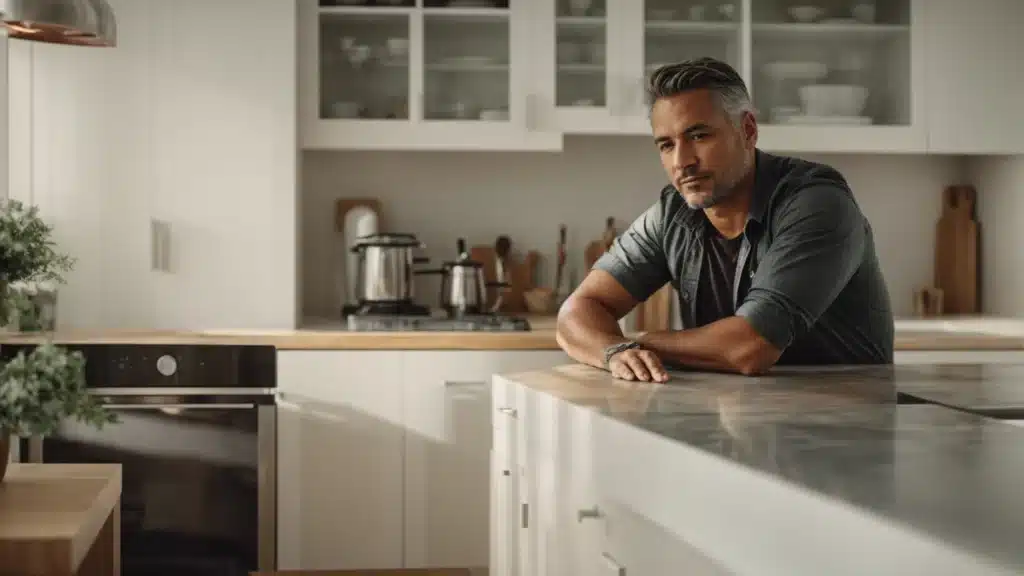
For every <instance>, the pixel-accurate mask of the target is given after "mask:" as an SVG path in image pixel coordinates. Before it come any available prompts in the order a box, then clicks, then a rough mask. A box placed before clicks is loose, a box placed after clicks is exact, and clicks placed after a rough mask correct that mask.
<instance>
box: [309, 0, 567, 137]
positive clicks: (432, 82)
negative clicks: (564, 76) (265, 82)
mask: <svg viewBox="0 0 1024 576" xmlns="http://www.w3.org/2000/svg"><path fill="white" fill-rule="evenodd" d="M380 4H381V3H365V2H344V1H338V0H301V1H300V3H299V8H300V20H299V22H300V34H299V61H300V67H299V93H300V106H299V114H300V117H301V145H302V147H303V148H305V149H335V150H338V149H359V150H381V149H421V150H422V149H434V150H469V149H472V150H560V149H561V145H562V138H561V135H560V134H557V133H544V132H540V131H536V130H533V129H532V127H531V124H532V122H531V120H530V118H529V110H528V103H529V101H530V98H531V96H532V92H531V88H532V85H531V82H529V80H531V79H532V78H533V72H532V66H533V62H532V61H531V58H530V55H531V52H530V46H531V36H532V34H533V33H534V28H535V26H534V25H533V23H532V22H531V21H530V15H531V6H530V3H529V2H523V1H516V0H512V1H509V0H494V1H492V2H488V3H484V4H483V5H481V4H480V3H479V2H477V3H472V4H471V3H467V4H466V5H464V6H460V5H459V4H458V3H449V2H448V1H447V0H422V1H417V0H397V1H395V2H391V3H390V5H388V6H381V5H380Z"/></svg>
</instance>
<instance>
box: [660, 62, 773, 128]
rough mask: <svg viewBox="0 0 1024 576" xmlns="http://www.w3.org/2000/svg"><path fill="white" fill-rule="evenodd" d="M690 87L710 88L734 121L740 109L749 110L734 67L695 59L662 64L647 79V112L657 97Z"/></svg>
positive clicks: (739, 116) (666, 95)
mask: <svg viewBox="0 0 1024 576" xmlns="http://www.w3.org/2000/svg"><path fill="white" fill-rule="evenodd" d="M690 90H710V91H711V92H712V93H713V94H714V95H715V96H716V97H717V99H718V104H719V106H721V108H722V110H723V111H724V112H725V113H726V114H727V115H728V116H729V118H730V119H731V120H732V121H733V123H734V124H738V123H739V121H740V118H742V117H743V113H744V112H753V111H754V106H753V104H752V103H751V101H750V93H749V92H748V91H747V85H746V83H744V82H743V78H741V77H740V75H739V73H737V72H736V70H735V69H734V68H733V67H732V66H730V65H728V64H726V63H725V62H722V61H721V60H716V59H714V58H707V57H704V58H695V59H692V60H684V61H683V62H678V63H676V64H666V65H665V66H662V67H660V68H658V69H657V70H655V71H654V72H652V73H651V75H650V76H649V77H648V78H647V86H646V93H647V94H646V95H647V112H648V113H650V111H651V108H652V107H653V106H654V103H655V102H656V101H657V100H658V99H660V98H668V97H670V96H675V95H676V94H682V93H683V92H689V91H690Z"/></svg>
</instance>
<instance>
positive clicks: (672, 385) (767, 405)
mask: <svg viewBox="0 0 1024 576" xmlns="http://www.w3.org/2000/svg"><path fill="white" fill-rule="evenodd" d="M1020 370H1021V369H1014V368H1012V367H1005V366H957V367H953V366H949V367H938V366H899V367H891V366H889V367H886V366H871V367H829V368H824V369H822V368H808V369H804V368H782V369H776V370H774V371H773V372H772V373H771V374H770V375H768V376H763V377H758V378H750V377H744V376H733V375H726V374H713V373H698V372H673V373H672V378H671V380H670V381H669V382H668V383H666V384H648V383H639V382H626V381H622V380H616V379H614V378H612V377H611V376H610V375H609V374H607V373H605V372H603V371H600V370H595V369H592V368H589V367H585V366H565V367H560V368H556V369H553V370H544V371H537V372H529V373H522V374H514V375H509V376H507V378H508V379H509V380H511V381H513V382H517V383H519V384H521V385H524V386H526V387H528V388H530V389H533V390H536V391H542V392H545V393H547V394H551V395H554V396H556V397H558V398H561V399H563V400H565V401H567V402H570V403H572V404H575V405H577V406H583V407H587V408H589V409H592V410H595V411H598V412H600V413H602V414H604V415H606V416H607V417H609V418H612V419H613V420H616V421H619V422H624V423H628V424H629V425H631V426H633V427H636V428H639V429H643V430H647V431H650V432H652V433H654V434H657V435H659V436H662V437H664V438H668V439H671V440H674V441H676V442H679V443H681V444H683V445H685V446H687V447H690V448H695V449H698V450H700V451H702V452H704V453H710V454H712V455H714V456H717V457H718V458H720V459H724V460H728V461H731V462H734V463H736V464H739V465H741V466H742V467H744V468H746V469H748V470H752V471H755V472H757V473H760V474H761V475H762V476H765V475H766V477H767V478H771V479H773V480H774V481H776V482H779V481H781V482H784V483H787V484H788V485H790V486H796V487H799V488H801V489H803V490H805V491H807V492H809V493H813V494H817V495H819V496H824V497H825V498H827V499H829V500H831V501H833V502H839V503H842V504H846V505H850V506H853V507H855V508H857V509H859V510H861V511H864V512H868V513H870V514H873V515H874V516H876V517H878V518H879V519H881V520H883V521H886V522H889V523H893V524H896V525H900V526H903V527H904V528H908V529H910V530H911V531H913V532H915V533H920V534H923V535H925V536H926V537H928V538H932V539H935V540H938V541H941V542H942V543H944V544H948V545H949V546H951V547H952V548H955V549H957V550H960V551H963V552H965V553H967V554H969V555H970V556H972V557H976V558H979V559H980V560H982V561H984V562H992V563H993V566H994V567H996V566H998V567H999V568H1001V569H1007V570H1009V571H1010V573H1014V572H1024V495H1022V494H1024V489H1022V487H1024V428H1019V427H1017V426H1013V425H1011V424H1006V423H1003V422H999V421H998V420H993V419H991V418H986V417H983V416H980V415H977V414H970V413H967V412H964V411H959V410H953V409H949V408H946V407H943V406H938V405H934V404H923V405H900V404H898V403H897V391H898V390H899V391H901V392H909V393H911V394H920V395H921V396H923V397H935V398H938V397H945V398H947V399H948V398H963V399H964V400H963V402H960V403H961V404H964V405H980V404H984V403H988V404H991V403H992V402H989V401H988V400H986V401H985V402H982V403H979V402H977V401H976V400H978V399H986V398H992V399H1011V398H1018V399H1024V382H1022V383H1021V384H1019V386H1020V388H1021V391H1019V392H1016V393H1015V391H1011V390H1010V388H1011V387H1012V385H1013V382H1014V381H1015V378H1016V377H1015V374H1018V373H1020V374H1021V375H1024V372H1020ZM929 387H930V388H929ZM958 387H959V389H958ZM943 395H945V396H943ZM950 403H952V404H956V403H957V402H953V401H950Z"/></svg>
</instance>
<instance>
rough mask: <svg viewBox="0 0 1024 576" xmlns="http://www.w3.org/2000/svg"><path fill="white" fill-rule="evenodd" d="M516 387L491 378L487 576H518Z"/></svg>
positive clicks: (518, 518)
mask: <svg viewBox="0 0 1024 576" xmlns="http://www.w3.org/2000/svg"><path fill="white" fill-rule="evenodd" d="M515 389H516V385H515V384H512V383H511V382H509V381H508V380H505V379H503V378H497V377H496V378H494V379H493V386H492V394H491V408H492V410H491V416H492V419H493V427H492V429H493V431H494V432H493V442H494V444H493V446H492V447H491V460H492V463H493V465H492V469H491V523H490V526H491V528H490V531H491V554H490V575H491V576H520V575H521V572H520V570H519V522H520V514H521V512H520V503H519V466H518V458H517V456H518V452H517V450H518V449H517V447H516V442H517V440H518V438H519V434H518V428H519V410H518V404H517V402H516V391H515Z"/></svg>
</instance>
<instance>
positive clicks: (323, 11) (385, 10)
mask: <svg viewBox="0 0 1024 576" xmlns="http://www.w3.org/2000/svg"><path fill="white" fill-rule="evenodd" d="M415 10H416V9H415V8H406V7H403V6H321V7H320V8H318V11H319V13H320V15H322V16H408V15H410V14H412V13H413V12H414V11H415Z"/></svg>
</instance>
